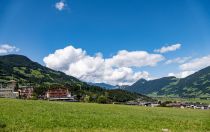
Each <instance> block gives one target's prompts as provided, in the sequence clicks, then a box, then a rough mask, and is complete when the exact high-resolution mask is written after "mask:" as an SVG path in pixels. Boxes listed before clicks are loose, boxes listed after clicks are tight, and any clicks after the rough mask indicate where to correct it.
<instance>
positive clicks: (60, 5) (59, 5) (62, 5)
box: [55, 0, 67, 11]
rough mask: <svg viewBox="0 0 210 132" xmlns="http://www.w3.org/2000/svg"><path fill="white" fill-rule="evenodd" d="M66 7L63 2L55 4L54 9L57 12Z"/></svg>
mask: <svg viewBox="0 0 210 132" xmlns="http://www.w3.org/2000/svg"><path fill="white" fill-rule="evenodd" d="M66 6H67V4H66V3H65V1H63V0H61V1H59V2H57V3H55V8H56V9H57V10H59V11H62V10H63V9H65V7H66Z"/></svg>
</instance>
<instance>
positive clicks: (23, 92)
mask: <svg viewBox="0 0 210 132" xmlns="http://www.w3.org/2000/svg"><path fill="white" fill-rule="evenodd" d="M33 91H34V88H33V87H32V86H20V87H19V89H18V92H19V97H20V98H23V99H30V98H32V97H33Z"/></svg>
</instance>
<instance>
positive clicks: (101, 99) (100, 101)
mask: <svg viewBox="0 0 210 132" xmlns="http://www.w3.org/2000/svg"><path fill="white" fill-rule="evenodd" d="M97 102H98V103H100V104H106V103H108V99H107V97H105V96H103V95H101V96H99V97H98V99H97Z"/></svg>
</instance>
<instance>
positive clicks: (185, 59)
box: [165, 57, 191, 64]
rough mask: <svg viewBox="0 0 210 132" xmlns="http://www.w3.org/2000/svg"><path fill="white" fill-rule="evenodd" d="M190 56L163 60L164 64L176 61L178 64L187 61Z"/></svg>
mask: <svg viewBox="0 0 210 132" xmlns="http://www.w3.org/2000/svg"><path fill="white" fill-rule="evenodd" d="M190 59H191V57H177V58H175V59H169V60H167V61H166V62H165V64H172V63H178V64H183V63H185V62H187V61H189V60H190Z"/></svg>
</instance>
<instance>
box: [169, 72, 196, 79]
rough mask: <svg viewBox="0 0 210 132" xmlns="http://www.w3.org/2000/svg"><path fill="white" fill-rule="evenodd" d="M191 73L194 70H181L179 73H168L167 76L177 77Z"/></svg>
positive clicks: (183, 76)
mask: <svg viewBox="0 0 210 132" xmlns="http://www.w3.org/2000/svg"><path fill="white" fill-rule="evenodd" d="M193 73H195V71H181V72H179V73H169V74H168V76H175V77H177V78H185V77H187V76H189V75H191V74H193Z"/></svg>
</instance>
